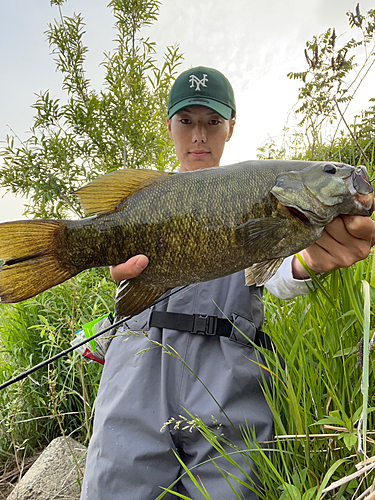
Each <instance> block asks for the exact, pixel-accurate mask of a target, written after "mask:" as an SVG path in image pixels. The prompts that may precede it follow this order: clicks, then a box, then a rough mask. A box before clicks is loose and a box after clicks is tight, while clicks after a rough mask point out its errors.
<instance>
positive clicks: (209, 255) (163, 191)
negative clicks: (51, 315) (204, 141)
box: [0, 160, 374, 316]
mask: <svg viewBox="0 0 375 500" xmlns="http://www.w3.org/2000/svg"><path fill="white" fill-rule="evenodd" d="M76 194H77V195H78V196H79V198H80V201H81V203H82V205H83V207H84V209H85V211H86V213H90V214H95V215H94V216H93V217H88V218H85V219H81V220H76V221H68V220H66V221H64V220H60V221H54V220H46V221H43V220H42V221H38V220H34V221H18V222H6V223H3V224H0V259H2V260H4V261H5V264H4V265H3V268H2V270H1V272H0V297H1V300H2V302H18V301H21V300H25V299H27V298H29V297H32V296H34V295H36V294H38V293H40V292H42V291H44V290H46V289H48V288H50V287H51V286H54V285H56V284H58V283H61V282H63V281H65V280H66V279H68V278H70V277H72V276H74V275H76V274H77V273H79V272H81V271H83V270H85V269H88V268H91V267H100V266H109V265H116V264H119V263H122V262H125V261H126V260H127V259H128V258H130V257H131V256H133V255H136V254H139V253H142V254H145V255H147V256H148V257H149V260H150V262H149V265H148V267H147V268H146V270H145V271H144V272H143V273H142V274H141V275H140V276H139V277H138V278H134V279H132V280H129V281H128V282H126V283H125V284H124V286H123V287H122V288H121V292H120V295H119V296H118V298H117V301H116V312H117V314H118V315H119V316H124V315H130V314H136V313H138V312H141V311H142V310H143V309H145V308H147V307H148V306H149V305H150V304H152V302H153V301H154V300H156V299H157V298H158V297H160V296H161V295H162V294H163V293H165V292H166V291H167V290H169V289H171V288H174V287H176V286H181V285H185V284H191V283H196V282H202V281H208V280H211V279H215V278H218V277H221V276H225V275H228V274H232V273H234V272H237V271H239V270H241V269H245V268H249V267H251V271H252V275H253V277H254V282H256V283H257V284H263V283H264V282H265V281H267V280H268V279H269V278H270V277H271V276H272V275H273V274H274V273H275V272H276V270H277V268H278V267H279V265H280V264H281V262H282V260H283V259H284V258H285V257H287V256H289V255H292V254H294V253H296V252H298V251H300V250H302V249H303V248H306V247H307V246H309V245H311V244H312V243H313V242H314V241H316V240H317V239H318V238H319V236H320V235H321V233H322V231H323V229H324V227H325V226H326V225H327V224H328V223H329V222H331V221H332V220H333V219H334V218H335V217H337V216H338V215H340V214H353V215H364V216H369V215H371V213H372V211H373V201H374V199H373V189H372V186H371V184H370V182H369V177H368V174H367V171H366V169H365V167H357V168H354V167H351V166H349V165H344V164H339V163H327V162H303V161H277V160H265V161H248V162H243V163H239V164H235V165H229V166H225V167H217V168H211V169H205V170H198V171H194V172H184V173H166V172H159V171H156V170H133V169H124V170H117V171H115V172H111V173H109V174H107V175H105V176H103V177H100V178H98V179H96V180H95V181H93V182H92V183H90V184H88V185H87V186H84V187H83V188H81V189H79V190H78V191H77V192H76Z"/></svg>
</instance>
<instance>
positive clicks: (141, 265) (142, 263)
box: [111, 255, 148, 281]
mask: <svg viewBox="0 0 375 500" xmlns="http://www.w3.org/2000/svg"><path fill="white" fill-rule="evenodd" d="M147 265H148V258H147V257H146V255H135V256H134V257H132V258H131V259H129V260H127V261H126V262H124V264H119V265H118V266H111V276H112V278H113V279H114V280H115V281H123V280H129V279H130V278H135V277H136V276H138V275H139V274H141V272H142V271H143V270H144V269H145V268H146V267H147Z"/></svg>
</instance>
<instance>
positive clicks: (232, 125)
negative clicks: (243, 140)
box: [225, 118, 236, 142]
mask: <svg viewBox="0 0 375 500" xmlns="http://www.w3.org/2000/svg"><path fill="white" fill-rule="evenodd" d="M235 124H236V119H235V118H231V119H230V120H229V132H228V137H227V139H226V141H225V142H228V141H229V140H230V138H231V137H232V135H233V129H234V126H235Z"/></svg>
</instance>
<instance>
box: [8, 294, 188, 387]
mask: <svg viewBox="0 0 375 500" xmlns="http://www.w3.org/2000/svg"><path fill="white" fill-rule="evenodd" d="M188 286H190V285H185V286H183V287H180V288H177V289H175V290H172V291H171V292H170V293H169V294H168V295H166V296H164V297H160V299H158V300H156V301H155V302H154V303H153V306H156V305H157V304H159V303H160V302H162V301H163V300H166V299H169V298H170V297H171V296H172V295H174V294H175V293H178V292H181V291H182V290H184V289H185V288H187V287H188ZM193 286H195V284H194V285H193ZM133 316H134V315H133ZM133 316H127V317H126V318H123V319H120V320H119V321H117V322H116V323H113V324H111V325H110V326H108V327H107V328H104V329H103V330H100V332H96V333H95V334H94V335H92V336H91V337H88V338H86V339H84V340H82V341H81V342H78V343H77V344H75V345H73V346H71V347H69V348H68V349H65V351H62V352H60V353H59V354H56V355H55V356H52V357H51V358H49V359H46V360H45V361H42V362H41V363H39V364H38V365H35V366H33V367H32V368H30V369H29V370H26V371H24V372H22V373H20V374H19V375H17V376H16V377H14V378H12V379H10V380H7V381H6V382H4V383H3V384H1V385H0V391H1V390H2V389H5V388H6V387H9V386H10V385H13V384H15V383H16V382H19V381H20V380H23V379H24V378H26V377H28V376H29V375H31V374H32V373H34V372H36V371H37V370H39V369H40V368H43V367H44V366H47V365H49V364H51V363H53V362H54V361H56V360H57V359H60V358H62V357H63V356H66V355H67V354H69V353H70V352H72V351H74V350H75V349H77V348H78V347H81V346H83V345H84V344H87V342H90V341H91V340H95V339H96V338H97V337H100V336H101V335H103V334H104V333H107V332H109V331H110V330H112V329H113V328H117V327H119V326H121V325H122V324H123V323H125V322H126V321H129V319H131V318H132V317H133Z"/></svg>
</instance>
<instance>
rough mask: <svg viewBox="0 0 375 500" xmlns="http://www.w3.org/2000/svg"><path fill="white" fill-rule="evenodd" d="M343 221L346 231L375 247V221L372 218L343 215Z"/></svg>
mask: <svg viewBox="0 0 375 500" xmlns="http://www.w3.org/2000/svg"><path fill="white" fill-rule="evenodd" d="M342 220H343V222H344V224H345V227H346V230H347V231H348V232H349V233H350V234H351V235H352V236H354V237H356V238H360V239H363V240H365V241H368V242H369V243H370V245H371V246H373V245H375V221H374V220H372V219H370V217H359V216H354V215H343V216H342Z"/></svg>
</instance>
